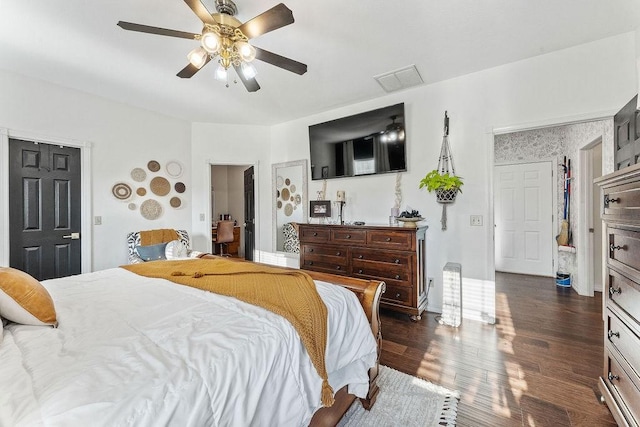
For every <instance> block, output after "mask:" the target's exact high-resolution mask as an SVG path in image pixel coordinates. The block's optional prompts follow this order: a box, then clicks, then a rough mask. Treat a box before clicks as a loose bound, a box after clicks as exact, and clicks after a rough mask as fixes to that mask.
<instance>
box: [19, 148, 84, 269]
mask: <svg viewBox="0 0 640 427" xmlns="http://www.w3.org/2000/svg"><path fill="white" fill-rule="evenodd" d="M8 159H9V168H8V169H9V200H10V201H11V203H10V204H9V205H10V206H9V229H10V232H9V244H10V251H9V265H10V266H11V267H13V268H17V269H19V270H22V271H25V272H26V273H28V274H30V275H31V276H33V277H35V278H36V279H38V280H45V279H53V278H58V277H65V276H70V275H73V274H79V273H80V272H81V271H82V263H81V253H82V248H81V244H80V235H81V233H80V231H81V228H82V227H81V224H82V218H81V215H82V213H81V206H82V190H81V185H82V184H81V153H80V149H79V148H75V147H64V146H59V145H52V144H45V143H39V142H34V141H26V140H21V139H14V138H10V139H9V157H8Z"/></svg>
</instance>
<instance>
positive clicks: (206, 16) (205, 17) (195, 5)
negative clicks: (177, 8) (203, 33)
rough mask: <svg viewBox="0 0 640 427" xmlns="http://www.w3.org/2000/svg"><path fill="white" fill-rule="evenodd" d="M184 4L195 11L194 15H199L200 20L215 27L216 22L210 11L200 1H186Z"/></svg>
mask: <svg viewBox="0 0 640 427" xmlns="http://www.w3.org/2000/svg"><path fill="white" fill-rule="evenodd" d="M184 2H185V3H186V4H187V6H189V7H190V8H191V10H193V13H195V14H196V15H198V18H200V20H201V21H202V22H204V23H205V24H211V25H215V24H216V21H215V20H214V19H213V17H212V16H211V14H210V13H209V11H208V10H207V8H206V7H204V5H203V4H202V2H201V1H200V0H184Z"/></svg>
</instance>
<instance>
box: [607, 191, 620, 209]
mask: <svg viewBox="0 0 640 427" xmlns="http://www.w3.org/2000/svg"><path fill="white" fill-rule="evenodd" d="M609 203H620V198H619V197H618V198H615V199H610V198H609V195H608V194H605V195H604V207H605V208H606V207H609Z"/></svg>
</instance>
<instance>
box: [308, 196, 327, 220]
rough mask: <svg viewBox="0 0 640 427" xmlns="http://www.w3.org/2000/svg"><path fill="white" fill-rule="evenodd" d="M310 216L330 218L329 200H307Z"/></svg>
mask: <svg viewBox="0 0 640 427" xmlns="http://www.w3.org/2000/svg"><path fill="white" fill-rule="evenodd" d="M309 216H310V217H311V218H331V200H312V201H310V202H309Z"/></svg>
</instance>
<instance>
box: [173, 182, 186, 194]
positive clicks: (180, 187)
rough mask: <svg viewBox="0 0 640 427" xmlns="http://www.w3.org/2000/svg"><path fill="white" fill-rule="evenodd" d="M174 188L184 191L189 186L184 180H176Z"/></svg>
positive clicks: (179, 191)
mask: <svg viewBox="0 0 640 427" xmlns="http://www.w3.org/2000/svg"><path fill="white" fill-rule="evenodd" d="M173 188H175V189H176V192H177V193H184V190H186V189H187V187H186V186H185V185H184V182H176V184H175V185H174V186H173Z"/></svg>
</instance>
